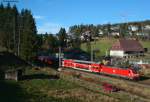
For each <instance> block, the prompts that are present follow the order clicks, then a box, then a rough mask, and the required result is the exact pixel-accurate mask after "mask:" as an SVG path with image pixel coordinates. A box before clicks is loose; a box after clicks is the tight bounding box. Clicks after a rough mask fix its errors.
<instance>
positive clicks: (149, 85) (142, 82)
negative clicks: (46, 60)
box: [63, 68, 150, 88]
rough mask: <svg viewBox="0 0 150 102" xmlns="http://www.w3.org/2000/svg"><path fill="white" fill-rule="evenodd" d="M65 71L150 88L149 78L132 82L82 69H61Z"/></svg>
mask: <svg viewBox="0 0 150 102" xmlns="http://www.w3.org/2000/svg"><path fill="white" fill-rule="evenodd" d="M63 69H65V70H73V71H76V72H79V73H81V74H84V73H87V74H91V75H93V76H95V77H96V78H99V79H101V78H109V79H110V80H121V81H124V82H127V83H130V84H133V85H134V84H135V85H139V86H142V87H147V88H150V78H149V79H145V80H138V81H133V80H127V79H123V78H118V77H114V76H108V75H104V74H99V73H93V72H90V71H89V70H84V69H79V68H73V69H72V68H63Z"/></svg>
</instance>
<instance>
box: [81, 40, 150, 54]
mask: <svg viewBox="0 0 150 102" xmlns="http://www.w3.org/2000/svg"><path fill="white" fill-rule="evenodd" d="M116 41H117V39H114V38H102V39H99V40H98V41H95V42H92V46H93V49H98V50H99V52H98V53H96V55H97V56H103V55H105V54H106V51H108V50H109V49H110V48H111V46H112V44H113V43H115V42H116ZM140 43H141V44H142V45H143V47H144V48H148V49H149V50H150V41H140ZM81 49H82V50H84V51H87V46H86V44H85V43H83V44H82V45H81ZM149 52H150V51H149ZM108 54H109V52H108Z"/></svg>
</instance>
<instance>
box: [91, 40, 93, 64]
mask: <svg viewBox="0 0 150 102" xmlns="http://www.w3.org/2000/svg"><path fill="white" fill-rule="evenodd" d="M91 61H92V62H93V46H92V42H91Z"/></svg>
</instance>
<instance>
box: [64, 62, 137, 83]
mask: <svg viewBox="0 0 150 102" xmlns="http://www.w3.org/2000/svg"><path fill="white" fill-rule="evenodd" d="M62 67H67V68H73V69H78V70H84V71H90V72H97V73H101V74H107V75H111V76H118V77H123V78H127V79H131V80H135V79H139V74H138V73H137V72H136V71H135V70H134V69H132V68H119V67H112V66H107V65H103V64H98V63H94V62H88V61H80V60H70V59H64V60H63V61H62Z"/></svg>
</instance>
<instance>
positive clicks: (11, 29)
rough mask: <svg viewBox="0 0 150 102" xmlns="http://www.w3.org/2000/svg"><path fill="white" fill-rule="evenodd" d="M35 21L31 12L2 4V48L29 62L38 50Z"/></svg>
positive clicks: (0, 30)
mask: <svg viewBox="0 0 150 102" xmlns="http://www.w3.org/2000/svg"><path fill="white" fill-rule="evenodd" d="M37 39H38V36H37V29H36V24H35V20H34V18H33V15H32V13H31V11H30V10H27V9H22V10H21V12H19V11H18V9H17V7H16V6H15V5H14V6H11V5H10V4H9V3H8V4H7V6H4V5H3V4H0V46H2V47H4V48H6V49H7V51H11V52H13V53H14V54H16V55H18V56H20V57H22V58H23V59H26V60H29V59H30V58H31V57H32V56H34V55H35V54H36V50H37V49H38V40H37Z"/></svg>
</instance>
